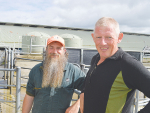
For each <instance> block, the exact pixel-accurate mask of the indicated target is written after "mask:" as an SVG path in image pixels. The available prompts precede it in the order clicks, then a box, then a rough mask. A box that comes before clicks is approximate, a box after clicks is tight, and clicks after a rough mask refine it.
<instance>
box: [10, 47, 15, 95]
mask: <svg viewBox="0 0 150 113" xmlns="http://www.w3.org/2000/svg"><path fill="white" fill-rule="evenodd" d="M13 57H14V52H13V50H12V51H11V63H10V64H11V69H13V65H14V63H13V59H14V58H13ZM13 73H14V72H13V71H11V72H10V85H13V83H14V78H13ZM10 94H12V87H10Z"/></svg>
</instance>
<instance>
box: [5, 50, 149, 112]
mask: <svg viewBox="0 0 150 113" xmlns="http://www.w3.org/2000/svg"><path fill="white" fill-rule="evenodd" d="M71 49H74V48H71ZM75 49H79V48H75ZM44 50H45V49H43V53H41V54H43V56H44ZM84 50H88V49H84V48H80V65H79V64H78V65H77V66H81V69H82V70H83V71H84V72H85V73H87V71H88V69H89V67H90V65H85V64H84V62H83V57H84V56H83V52H84ZM89 50H93V49H89ZM94 50H95V49H94ZM6 52H7V54H6V57H7V58H6V59H5V61H6V63H5V65H6V66H7V68H8V69H10V68H11V69H13V66H14V60H15V59H22V60H31V61H37V62H42V60H34V59H26V58H18V57H14V54H16V53H15V52H13V50H12V51H11V50H10V49H8V50H6ZM43 59H44V57H43ZM142 60H143V52H140V61H141V62H142ZM6 66H5V67H6ZM21 68H22V69H29V68H25V67H21ZM9 74H10V75H9ZM7 77H8V79H9V77H11V79H10V84H12V82H13V73H12V72H11V73H9V72H7ZM24 79H27V78H24ZM8 86H9V83H8ZM10 89H11V88H10ZM10 92H11V91H10ZM75 93H77V94H80V91H77V90H75ZM73 101H74V100H73ZM148 101H149V100H148V99H144V98H143V99H142V100H141V99H139V91H138V90H137V91H136V98H135V101H134V105H135V109H134V111H135V113H137V112H138V108H139V106H143V105H145V104H146V102H148Z"/></svg>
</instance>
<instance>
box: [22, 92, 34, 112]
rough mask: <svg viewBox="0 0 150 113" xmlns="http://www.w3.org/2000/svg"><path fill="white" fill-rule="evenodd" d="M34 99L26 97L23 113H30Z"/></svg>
mask: <svg viewBox="0 0 150 113" xmlns="http://www.w3.org/2000/svg"><path fill="white" fill-rule="evenodd" d="M33 100H34V97H32V96H29V95H27V94H26V95H25V97H24V101H23V106H22V113H29V112H30V110H31V107H32V104H33Z"/></svg>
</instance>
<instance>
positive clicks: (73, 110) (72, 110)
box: [65, 99, 80, 113]
mask: <svg viewBox="0 0 150 113" xmlns="http://www.w3.org/2000/svg"><path fill="white" fill-rule="evenodd" d="M79 107H80V99H78V100H77V101H76V102H75V103H74V104H73V105H72V106H70V107H69V108H67V109H66V112H65V113H78V111H79Z"/></svg>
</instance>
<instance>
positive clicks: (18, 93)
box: [0, 67, 21, 113]
mask: <svg viewBox="0 0 150 113" xmlns="http://www.w3.org/2000/svg"><path fill="white" fill-rule="evenodd" d="M0 71H16V85H8V84H6V85H4V84H0V86H3V87H7V86H9V87H16V97H15V101H7V100H0V102H14V103H16V106H15V113H20V90H21V87H20V86H21V85H20V82H21V81H20V78H21V68H20V67H17V68H16V69H5V68H0Z"/></svg>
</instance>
